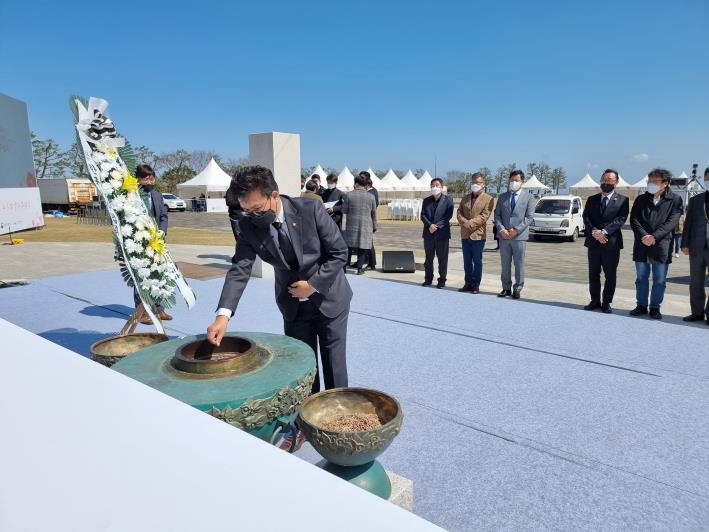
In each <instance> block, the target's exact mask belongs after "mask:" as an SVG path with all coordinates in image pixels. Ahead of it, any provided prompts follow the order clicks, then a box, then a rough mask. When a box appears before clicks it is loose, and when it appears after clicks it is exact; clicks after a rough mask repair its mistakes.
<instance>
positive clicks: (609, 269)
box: [588, 246, 620, 305]
mask: <svg viewBox="0 0 709 532" xmlns="http://www.w3.org/2000/svg"><path fill="white" fill-rule="evenodd" d="M619 262H620V249H617V248H605V247H603V246H594V247H589V248H588V292H589V294H590V295H591V301H594V302H596V303H603V304H604V305H610V304H611V303H612V302H613V295H614V294H615V283H616V272H617V271H618V263H619ZM601 270H602V271H603V275H604V277H605V283H604V285H603V299H601Z"/></svg>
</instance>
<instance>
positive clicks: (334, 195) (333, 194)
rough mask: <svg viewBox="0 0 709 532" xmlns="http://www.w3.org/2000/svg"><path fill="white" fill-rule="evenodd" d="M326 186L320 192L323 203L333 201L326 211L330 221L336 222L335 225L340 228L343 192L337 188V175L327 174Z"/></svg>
mask: <svg viewBox="0 0 709 532" xmlns="http://www.w3.org/2000/svg"><path fill="white" fill-rule="evenodd" d="M326 181H327V188H326V189H325V191H324V192H323V193H322V200H323V202H324V203H333V202H334V203H335V204H334V205H333V206H332V207H329V208H327V209H326V210H327V213H328V214H329V215H330V217H331V218H332V221H333V222H335V224H337V227H339V228H340V229H342V200H343V198H344V197H345V194H344V193H343V192H342V191H341V190H340V189H339V188H337V175H336V174H329V175H328V176H327V178H326Z"/></svg>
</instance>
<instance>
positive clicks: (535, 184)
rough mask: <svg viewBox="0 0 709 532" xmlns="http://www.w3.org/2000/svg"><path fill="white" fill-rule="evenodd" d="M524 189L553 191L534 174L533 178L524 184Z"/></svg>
mask: <svg viewBox="0 0 709 532" xmlns="http://www.w3.org/2000/svg"><path fill="white" fill-rule="evenodd" d="M522 188H528V189H532V190H551V189H550V188H549V187H548V186H546V185H545V184H544V183H542V182H541V181H539V178H538V177H537V176H535V175H534V174H532V177H531V178H530V179H529V180H528V181H525V182H524V183H523V184H522Z"/></svg>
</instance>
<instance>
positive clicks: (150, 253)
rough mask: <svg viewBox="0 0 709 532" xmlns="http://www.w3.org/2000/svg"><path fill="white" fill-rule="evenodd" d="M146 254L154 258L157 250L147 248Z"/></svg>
mask: <svg viewBox="0 0 709 532" xmlns="http://www.w3.org/2000/svg"><path fill="white" fill-rule="evenodd" d="M145 254H146V255H147V256H148V257H154V256H155V250H154V249H153V248H151V247H150V246H147V247H146V248H145Z"/></svg>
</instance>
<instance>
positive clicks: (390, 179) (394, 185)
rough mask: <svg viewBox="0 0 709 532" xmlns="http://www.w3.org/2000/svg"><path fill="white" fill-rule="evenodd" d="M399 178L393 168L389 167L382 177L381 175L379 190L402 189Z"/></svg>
mask: <svg viewBox="0 0 709 532" xmlns="http://www.w3.org/2000/svg"><path fill="white" fill-rule="evenodd" d="M401 187H402V185H401V180H400V179H399V178H398V177H397V176H396V174H395V173H394V170H392V169H391V168H389V171H388V172H387V173H386V175H385V176H384V177H382V182H381V185H380V187H379V190H383V191H390V190H402V188H401Z"/></svg>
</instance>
